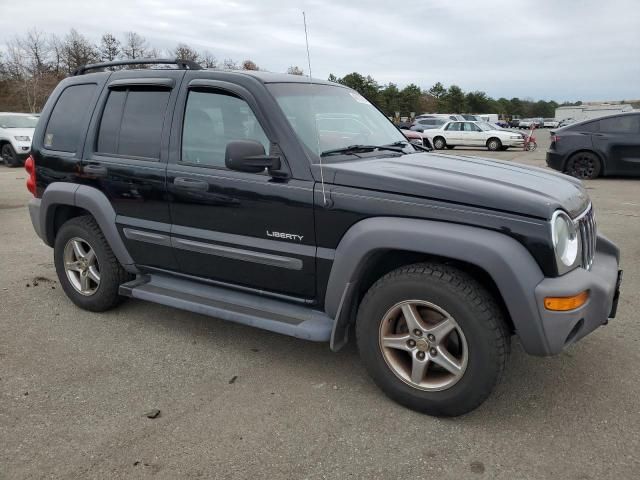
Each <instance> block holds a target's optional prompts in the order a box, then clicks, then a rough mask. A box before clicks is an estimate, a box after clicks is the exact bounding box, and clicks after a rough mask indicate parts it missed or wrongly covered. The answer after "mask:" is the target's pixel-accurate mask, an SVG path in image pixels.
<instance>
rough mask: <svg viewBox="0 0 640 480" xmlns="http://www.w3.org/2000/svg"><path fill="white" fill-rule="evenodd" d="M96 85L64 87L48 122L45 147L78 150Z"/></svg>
mask: <svg viewBox="0 0 640 480" xmlns="http://www.w3.org/2000/svg"><path fill="white" fill-rule="evenodd" d="M96 87H97V85H96V84H95V83H87V84H82V85H71V86H69V87H67V88H65V89H64V91H63V92H62V94H61V95H60V97H59V98H58V101H57V102H56V104H55V106H54V107H53V112H51V116H50V117H49V122H48V123H47V128H46V130H45V133H44V147H45V148H48V149H51V150H58V151H61V152H71V153H75V152H76V150H77V149H78V143H79V142H80V135H81V134H82V127H83V126H84V125H85V124H86V122H85V117H86V116H87V112H88V111H89V107H90V106H91V99H92V98H93V94H94V93H95V91H96Z"/></svg>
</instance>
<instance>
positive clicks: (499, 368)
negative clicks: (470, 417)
mask: <svg viewBox="0 0 640 480" xmlns="http://www.w3.org/2000/svg"><path fill="white" fill-rule="evenodd" d="M409 299H412V300H424V301H428V302H431V303H433V304H435V305H437V306H439V307H441V308H442V309H444V310H446V311H447V312H449V313H450V314H451V316H452V317H454V318H455V321H456V322H457V324H458V326H459V328H460V329H461V330H462V332H463V334H464V336H465V337H466V339H467V345H468V361H467V366H466V369H465V370H464V373H463V375H462V377H461V378H460V379H459V380H458V381H457V383H455V384H453V385H452V386H450V387H449V388H447V389H445V390H440V391H425V390H421V389H418V388H415V387H413V386H411V385H410V384H408V383H406V382H405V381H403V380H401V379H400V378H399V377H398V376H397V374H396V373H394V371H393V370H392V368H391V367H390V366H389V365H388V363H387V362H386V360H385V358H384V355H383V352H382V347H381V346H380V341H379V332H380V328H381V323H382V320H383V318H384V317H385V314H386V313H387V312H388V311H389V309H390V308H392V307H393V306H395V305H397V304H398V303H399V302H403V301H406V300H409ZM356 338H357V344H358V350H359V352H360V356H361V358H362V361H363V363H364V365H365V368H366V369H367V371H368V373H369V374H370V375H371V377H372V378H373V380H374V382H375V383H376V384H377V385H378V386H379V387H380V388H381V389H382V390H383V391H384V392H385V393H386V394H387V396H389V397H390V398H392V399H393V400H395V401H396V402H398V403H400V404H402V405H404V406H406V407H408V408H410V409H412V410H416V411H419V412H422V413H427V414H429V415H434V416H457V415H462V414H465V413H467V412H470V411H472V410H473V409H475V408H476V407H478V406H479V405H480V404H481V403H482V402H483V401H484V400H486V399H487V397H488V396H489V395H490V393H491V391H492V390H493V388H494V387H495V385H496V384H497V383H498V381H499V380H500V378H501V376H502V373H503V371H504V368H505V364H506V361H507V358H508V355H509V352H510V334H509V332H508V330H507V327H506V325H505V322H504V319H503V316H502V313H501V310H500V308H499V307H498V305H497V303H496V301H495V299H494V298H493V297H492V296H491V295H490V294H489V293H488V292H487V291H486V290H485V289H484V288H483V287H482V286H481V285H480V284H479V283H478V282H477V281H476V280H475V279H474V278H473V277H471V276H470V275H469V274H467V273H465V272H464V271H462V270H459V269H457V268H454V267H451V266H448V265H444V264H440V263H421V264H415V265H409V266H405V267H401V268H398V269H397V270H394V271H392V272H390V273H388V274H387V275H385V276H384V277H382V278H381V279H379V280H378V281H377V282H376V283H375V284H374V285H373V286H372V287H371V288H370V289H369V291H368V292H367V293H366V295H365V297H364V298H363V300H362V302H361V304H360V306H359V309H358V316H357V321H356Z"/></svg>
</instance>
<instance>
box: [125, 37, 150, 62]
mask: <svg viewBox="0 0 640 480" xmlns="http://www.w3.org/2000/svg"><path fill="white" fill-rule="evenodd" d="M148 50H149V46H148V44H147V40H146V39H145V38H144V37H142V36H140V35H138V34H137V33H136V32H127V34H126V37H125V40H124V42H123V44H122V56H123V57H124V58H126V59H127V60H135V59H136V58H144V57H146V56H147V55H148V54H149V53H148Z"/></svg>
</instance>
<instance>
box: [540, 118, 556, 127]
mask: <svg viewBox="0 0 640 480" xmlns="http://www.w3.org/2000/svg"><path fill="white" fill-rule="evenodd" d="M559 125H560V122H559V121H558V120H556V119H554V118H545V119H544V123H543V124H542V126H543V127H544V128H558V126H559Z"/></svg>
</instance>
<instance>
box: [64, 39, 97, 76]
mask: <svg viewBox="0 0 640 480" xmlns="http://www.w3.org/2000/svg"><path fill="white" fill-rule="evenodd" d="M62 54H63V56H62V63H63V64H64V65H65V67H66V69H67V72H68V73H71V72H73V71H74V70H75V69H76V68H78V67H80V66H82V65H86V64H87V63H95V62H97V61H98V60H99V58H100V55H99V53H98V49H97V48H96V46H95V45H93V44H92V43H91V42H89V40H87V38H86V37H85V36H84V35H82V34H80V33H78V32H77V31H76V30H75V29H73V28H72V29H71V31H70V32H69V33H68V34H67V36H66V37H65V38H64V43H63V50H62Z"/></svg>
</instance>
